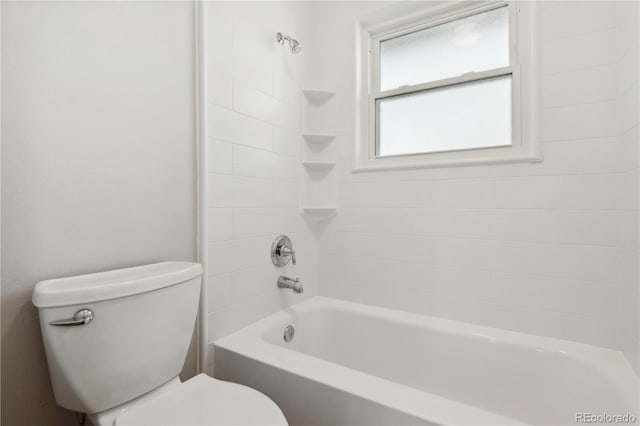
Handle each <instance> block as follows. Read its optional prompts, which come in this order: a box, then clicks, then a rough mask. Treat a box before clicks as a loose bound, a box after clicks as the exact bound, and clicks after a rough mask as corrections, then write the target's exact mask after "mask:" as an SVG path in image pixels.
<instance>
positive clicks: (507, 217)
mask: <svg viewBox="0 0 640 426" xmlns="http://www.w3.org/2000/svg"><path fill="white" fill-rule="evenodd" d="M382 6H384V5H383V4H380V3H360V2H353V3H351V2H339V3H338V2H326V3H325V2H317V3H314V9H313V16H314V29H315V32H316V34H317V35H318V38H317V44H316V46H315V50H314V60H315V61H316V62H315V65H314V67H313V70H315V72H314V73H313V74H312V75H310V76H309V79H310V81H311V83H312V84H311V85H313V86H317V87H326V88H333V89H335V90H337V91H338V95H337V96H336V99H335V100H334V101H333V105H334V110H333V112H332V117H333V120H334V126H335V128H336V132H337V133H338V134H340V135H342V136H340V137H338V139H337V141H336V143H337V149H336V153H337V155H338V156H339V157H340V161H339V164H338V174H339V176H338V181H339V182H338V191H339V203H340V212H339V214H338V215H337V217H336V218H334V219H332V220H330V221H328V222H327V224H326V225H325V226H324V227H322V229H321V230H320V233H319V249H318V250H319V271H320V283H321V287H320V293H321V294H323V295H326V296H330V297H336V298H341V299H347V300H352V301H356V302H362V303H368V304H374V305H381V306H386V307H391V308H395V309H401V310H406V311H411V312H418V313H423V314H430V315H437V316H442V317H446V318H452V319H457V320H463V321H469V322H472V323H478V324H483V325H490V326H496V327H501V328H506V329H513V330H518V331H524V332H528V333H534V334H540V335H546V336H553V337H559V338H565V339H569V340H576V341H581V342H587V343H592V344H596V345H600V346H605V347H611V348H621V339H620V332H621V330H626V331H625V333H627V334H628V335H632V334H634V332H635V336H637V328H635V325H634V324H635V323H637V312H638V307H637V303H635V304H633V305H632V306H631V307H629V308H628V310H627V314H626V315H625V317H624V318H623V317H621V314H620V311H621V306H622V304H623V303H627V302H625V300H627V299H631V298H632V297H631V296H632V295H635V298H636V299H637V294H638V293H637V286H638V280H637V268H635V269H634V268H633V265H632V264H631V262H630V261H629V260H628V256H629V255H630V254H634V253H635V256H636V259H637V239H638V232H637V228H638V211H637V209H638V202H637V193H638V191H637V184H638V169H637V167H638V139H637V76H636V77H629V76H625V77H624V78H623V77H622V76H621V75H620V74H621V73H623V72H627V71H628V69H629V67H630V68H631V69H633V70H635V72H636V75H637V56H634V55H636V54H637V37H636V38H635V43H634V42H632V43H630V44H629V46H627V47H625V49H622V50H621V49H620V48H619V47H620V45H619V43H618V40H619V37H620V36H621V33H620V31H621V29H622V28H623V27H624V26H625V25H627V24H626V23H625V22H626V21H625V18H624V17H625V16H626V15H627V13H628V12H629V10H627V8H628V9H634V7H636V6H634V5H631V4H630V3H622V2H566V3H549V2H544V3H542V4H541V9H542V10H541V23H540V25H541V28H540V34H541V35H542V36H541V58H540V60H541V75H540V79H541V86H542V87H541V101H542V105H541V107H542V120H541V124H540V134H541V137H542V143H543V153H544V162H542V163H540V164H521V165H504V166H487V167H461V168H443V169H432V170H414V171H389V172H378V173H361V174H352V173H351V167H352V155H353V154H352V153H353V138H354V110H355V105H356V100H355V96H354V94H355V75H356V72H355V69H354V66H355V61H354V58H355V54H356V53H355V51H354V49H355V47H354V46H355V43H354V42H353V37H354V18H355V17H356V16H357V15H358V14H361V13H364V12H367V11H371V10H372V9H373V8H376V7H382ZM636 25H637V24H636ZM327 29H330V30H327ZM320 35H321V36H320ZM622 37H623V38H624V39H625V40H627V39H628V37H629V36H628V35H626V34H625V35H624V36H622ZM634 46H635V54H634V53H631V52H632V50H633V48H634ZM622 64H625V65H622ZM634 79H635V80H634ZM619 84H622V86H620V87H619ZM631 117H635V118H636V121H635V122H633V121H629V120H631ZM634 126H635V127H634ZM630 129H635V130H633V132H632V130H630ZM632 269H633V271H634V274H635V275H632V272H631V270H632ZM634 319H635V323H634V322H633V321H634ZM632 325H633V327H632ZM634 350H636V351H637V340H636V343H635V344H632V345H631V347H630V348H629V349H628V351H629V353H632V352H633V351H634Z"/></svg>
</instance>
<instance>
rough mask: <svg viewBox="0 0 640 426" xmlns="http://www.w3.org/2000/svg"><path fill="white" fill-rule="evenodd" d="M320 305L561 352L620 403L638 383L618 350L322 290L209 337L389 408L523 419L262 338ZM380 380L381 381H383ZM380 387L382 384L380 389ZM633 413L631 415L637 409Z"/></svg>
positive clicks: (467, 420) (446, 419) (444, 419)
mask: <svg viewBox="0 0 640 426" xmlns="http://www.w3.org/2000/svg"><path fill="white" fill-rule="evenodd" d="M323 309H336V310H341V311H348V312H351V313H355V314H357V315H365V316H372V317H376V318H379V319H383V320H388V321H394V322H397V323H401V324H406V325H410V326H413V327H419V328H429V329H435V330H436V331H439V332H445V333H450V334H453V335H460V336H463V337H467V338H469V337H470V338H472V339H485V340H488V341H491V342H494V343H498V344H507V345H513V346H517V347H521V348H525V349H528V350H537V351H545V352H550V353H553V354H556V355H560V356H565V357H568V358H570V359H572V360H574V361H576V362H580V363H584V364H587V365H588V366H589V367H591V368H593V369H595V370H597V371H599V372H600V373H601V374H603V375H604V376H606V378H607V379H608V380H610V381H611V382H612V383H613V384H614V385H615V386H616V387H618V388H619V389H620V390H621V391H622V394H623V396H624V398H625V403H627V404H628V405H629V406H630V407H633V406H634V403H633V401H634V398H633V395H634V393H635V392H636V389H637V386H638V379H637V376H636V375H635V372H634V371H633V369H632V367H631V365H630V364H629V362H628V360H627V359H626V357H625V356H624V354H623V353H622V352H621V351H616V350H613V349H608V348H601V347H597V346H592V345H589V344H585V343H580V342H573V341H568V340H562V339H557V338H552V337H545V336H538V335H533V334H527V333H521V332H516V331H511V330H505V329H499V328H494V327H488V326H483V325H477V324H472V323H466V322H462V321H455V320H450V319H445V318H441V317H434V316H430V315H421V314H414V313H410V312H404V311H397V310H393V309H388V308H383V307H378V306H372V305H365V304H360V303H355V302H350V301H344V300H340V299H333V298H327V297H324V296H315V297H313V298H311V299H308V300H306V301H303V302H301V303H298V304H296V305H293V306H290V307H288V308H285V309H282V310H281V311H278V312H276V313H274V314H272V315H269V316H268V317H266V318H263V319H261V320H259V321H257V322H255V323H253V324H251V325H249V326H247V327H244V328H242V329H240V330H238V331H236V332H235V333H232V334H230V335H228V336H225V337H222V338H220V339H218V340H216V341H214V342H213V344H214V348H215V347H220V348H223V349H225V350H227V351H230V352H234V353H238V354H240V355H242V356H244V357H247V358H249V359H252V360H254V361H258V362H261V363H263V364H266V365H269V366H270V367H273V368H277V369H280V370H283V371H287V372H289V373H291V374H295V375H297V376H300V377H303V378H306V379H308V380H312V381H315V382H318V383H321V384H323V385H325V386H329V387H331V388H336V389H341V390H343V391H346V392H349V393H353V394H355V395H358V396H360V397H363V398H366V399H368V400H371V401H374V402H376V403H378V404H381V405H383V406H386V407H389V408H391V409H394V410H398V411H402V412H406V413H408V414H410V415H413V416H416V417H419V418H424V419H427V420H428V421H432V422H436V423H442V424H495V425H498V424H509V425H514V424H526V423H523V421H522V420H517V419H514V418H510V417H506V416H503V415H501V414H498V413H495V412H491V411H488V410H485V409H482V408H479V407H475V406H472V405H467V404H465V403H463V402H458V401H455V400H451V399H448V398H445V397H441V396H438V395H436V394H432V393H429V392H426V391H422V390H419V389H416V388H413V387H410V386H407V385H404V384H401V383H397V382H394V381H392V380H388V379H384V378H381V377H378V376H375V375H372V374H369V373H365V372H361V371H358V370H355V369H353V368H350V367H346V366H343V365H340V364H337V363H334V362H331V361H328V360H325V359H322V358H318V357H314V356H312V355H308V354H305V353H302V352H298V351H296V350H293V349H287V348H286V346H284V345H279V344H277V343H273V342H270V341H268V340H267V339H266V337H265V336H266V334H267V333H268V332H269V331H271V330H273V329H274V328H275V327H277V326H278V325H280V324H282V323H283V322H290V321H291V319H292V316H299V315H301V314H302V313H304V312H308V311H314V310H323ZM214 357H215V349H214ZM380 385H384V387H381V386H380ZM380 389H384V391H381V390H380ZM633 414H634V415H635V414H636V413H633Z"/></svg>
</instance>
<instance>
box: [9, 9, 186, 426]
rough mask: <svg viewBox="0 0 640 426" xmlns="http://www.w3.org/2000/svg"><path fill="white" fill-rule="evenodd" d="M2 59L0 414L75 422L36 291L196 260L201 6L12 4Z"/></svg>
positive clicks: (27, 421) (22, 421)
mask: <svg viewBox="0 0 640 426" xmlns="http://www.w3.org/2000/svg"><path fill="white" fill-rule="evenodd" d="M2 66H3V69H2V111H3V115H2V150H3V152H2V219H3V221H2V255H3V256H2V298H1V302H2V396H3V399H2V424H3V425H62V424H75V420H74V419H73V417H72V415H71V414H70V413H69V412H67V411H65V410H63V409H61V408H59V407H58V406H57V405H56V404H55V401H54V399H53V394H52V391H51V387H50V383H49V377H48V371H47V366H46V360H45V355H44V352H43V347H42V343H41V337H40V328H39V325H38V317H37V311H36V309H34V307H33V306H32V305H31V292H32V290H33V286H34V285H35V283H36V282H38V281H39V280H42V279H45V278H52V277H59V276H66V275H73V274H79V273H85V272H90V271H99V270H106V269H112V268H119V267H125V266H130V265H136V264H143V263H148V262H155V261H161V260H167V259H173V260H193V259H194V258H195V232H196V231H195V167H194V164H195V159H194V156H195V153H194V147H195V143H194V123H193V117H194V110H193V108H194V107H193V105H194V99H193V85H194V81H193V5H192V4H191V3H187V2H183V3H170V2H162V3H160V2H157V3H156V2H154V3H151V2H149V3H133V2H120V3H89V2H79V3H73V4H71V3H65V2H56V3H17V2H15V3H14V2H2ZM191 359H192V358H191ZM190 364H191V366H190V367H189V369H191V370H192V369H193V366H192V365H193V362H192V361H191V362H190Z"/></svg>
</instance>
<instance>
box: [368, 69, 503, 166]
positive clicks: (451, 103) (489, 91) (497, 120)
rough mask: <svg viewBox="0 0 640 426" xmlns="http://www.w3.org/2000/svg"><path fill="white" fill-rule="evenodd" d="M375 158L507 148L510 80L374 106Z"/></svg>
mask: <svg viewBox="0 0 640 426" xmlns="http://www.w3.org/2000/svg"><path fill="white" fill-rule="evenodd" d="M376 120H377V136H378V137H377V140H378V143H377V147H376V148H377V149H376V150H377V156H379V157H384V156H393V155H406V154H419V153H420V154H422V153H430V152H442V151H456V150H463V149H476V148H487V147H499V146H509V145H511V75H506V76H500V77H494V78H489V79H484V80H477V81H472V82H468V83H463V84H456V85H452V86H445V87H440V88H436V89H430V90H424V91H419V92H413V93H408V94H404V95H398V96H393V97H388V98H382V99H378V100H377V101H376Z"/></svg>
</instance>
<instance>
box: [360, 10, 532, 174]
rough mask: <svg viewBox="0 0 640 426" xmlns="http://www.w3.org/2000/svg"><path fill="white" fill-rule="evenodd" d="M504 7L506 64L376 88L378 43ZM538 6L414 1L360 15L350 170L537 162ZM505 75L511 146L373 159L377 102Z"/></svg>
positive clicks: (376, 157) (374, 155)
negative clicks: (509, 87) (509, 97)
mask: <svg viewBox="0 0 640 426" xmlns="http://www.w3.org/2000/svg"><path fill="white" fill-rule="evenodd" d="M425 3H426V2H425ZM503 6H507V7H508V8H509V50H510V51H509V57H510V64H509V65H508V66H506V67H502V68H498V69H492V70H488V71H482V72H475V73H466V74H463V75H460V76H455V77H451V78H445V79H442V80H437V81H430V82H427V83H422V84H416V85H410V86H403V87H400V88H397V89H392V90H385V91H380V90H378V88H379V87H380V84H379V79H380V76H379V63H380V62H379V58H380V43H381V42H383V41H385V40H388V39H390V38H394V37H398V36H400V35H404V34H408V33H411V32H415V31H419V30H423V29H426V28H430V27H433V26H436V25H440V24H443V23H446V22H451V21H454V20H457V19H461V18H464V17H467V16H471V15H475V14H478V13H482V12H486V11H489V10H493V9H496V8H499V7H503ZM537 8H538V6H537V2H515V1H480V2H478V1H474V2H438V3H426V5H425V4H424V3H420V2H416V3H412V4H411V3H410V4H402V3H401V4H399V5H392V6H390V7H387V8H384V9H382V10H380V11H377V12H375V13H373V14H369V15H367V16H365V17H361V18H360V19H359V20H358V22H357V28H356V30H357V31H356V36H357V39H358V40H357V48H359V49H360V55H359V56H358V63H357V67H356V69H357V79H358V84H357V85H356V86H357V92H358V93H357V97H358V108H356V121H357V126H356V152H355V164H354V167H353V172H364V171H380V170H398V169H418V168H433V167H448V166H451V167H452V166H464V165H480V164H504V163H520V162H539V161H541V160H542V155H541V152H540V143H539V140H538V139H539V138H538V135H537V120H538V115H539V114H538V111H537V104H538V102H537V101H538V81H537V80H538V69H537V34H536V31H537V27H538V25H537V19H538V11H537ZM506 75H511V76H512V124H511V127H512V144H511V145H510V146H500V147H486V148H469V149H463V150H452V151H440V152H430V153H416V154H406V155H394V156H383V157H379V156H377V146H376V144H377V140H376V139H377V127H378V123H377V122H376V108H377V106H376V101H377V100H379V99H384V98H388V97H391V96H398V95H403V94H407V93H415V92H420V91H424V90H428V89H434V88H438V87H446V86H452V85H456V84H461V83H467V82H473V81H479V80H482V79H487V78H491V77H498V76H506Z"/></svg>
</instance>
